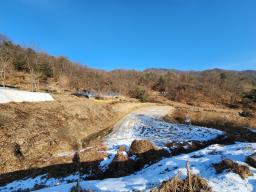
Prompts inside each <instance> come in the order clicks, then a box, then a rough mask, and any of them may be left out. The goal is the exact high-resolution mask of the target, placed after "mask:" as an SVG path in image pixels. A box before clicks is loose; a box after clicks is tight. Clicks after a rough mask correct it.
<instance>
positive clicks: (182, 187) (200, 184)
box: [151, 162, 212, 192]
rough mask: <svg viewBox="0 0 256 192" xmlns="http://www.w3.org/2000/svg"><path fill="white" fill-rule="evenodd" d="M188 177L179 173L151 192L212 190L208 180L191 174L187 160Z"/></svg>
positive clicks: (201, 191)
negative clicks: (183, 176) (181, 177)
mask: <svg viewBox="0 0 256 192" xmlns="http://www.w3.org/2000/svg"><path fill="white" fill-rule="evenodd" d="M186 168H187V178H186V179H184V180H182V179H180V175H179V174H177V175H176V176H174V177H173V178H171V179H170V180H168V181H164V182H163V183H162V184H161V186H160V187H158V188H156V189H153V190H152V191H151V192H212V189H211V187H210V186H209V185H208V182H207V180H205V179H203V178H202V177H200V176H198V175H194V174H191V172H190V168H189V163H188V162H187V167H186Z"/></svg>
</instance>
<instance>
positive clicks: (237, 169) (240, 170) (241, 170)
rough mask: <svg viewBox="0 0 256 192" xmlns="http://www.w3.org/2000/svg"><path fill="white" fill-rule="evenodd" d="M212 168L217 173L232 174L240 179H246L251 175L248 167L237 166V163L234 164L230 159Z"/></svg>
mask: <svg viewBox="0 0 256 192" xmlns="http://www.w3.org/2000/svg"><path fill="white" fill-rule="evenodd" d="M214 168H215V170H216V172H217V173H221V172H222V171H224V170H227V171H231V172H234V173H236V174H238V175H240V177H241V178H242V179H246V178H247V177H249V176H252V175H253V174H252V172H251V171H250V169H249V167H247V166H245V165H239V164H238V163H235V162H233V161H232V160H230V159H224V160H223V161H221V162H220V163H218V164H215V165H214Z"/></svg>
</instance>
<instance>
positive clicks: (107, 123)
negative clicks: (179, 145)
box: [0, 93, 149, 174]
mask: <svg viewBox="0 0 256 192" xmlns="http://www.w3.org/2000/svg"><path fill="white" fill-rule="evenodd" d="M53 96H54V98H55V101H53V102H38V103H9V104H1V105H0V111H1V113H0V129H1V132H0V173H1V174H3V173H8V172H12V171H16V170H25V169H31V168H34V167H45V166H48V165H52V164H53V163H60V162H62V161H65V158H62V160H61V158H56V154H59V153H61V152H66V151H74V150H78V149H81V147H82V144H83V146H84V147H86V146H88V145H89V143H86V142H85V143H83V140H84V138H87V137H90V136H91V135H93V134H95V133H98V132H100V131H103V130H106V129H109V128H110V127H112V126H113V124H114V123H115V122H117V121H118V120H119V119H120V118H122V117H123V116H124V115H126V114H127V113H129V112H130V111H132V110H134V109H136V108H139V107H141V106H147V105H149V104H141V103H137V102H129V101H121V102H120V101H109V100H108V101H97V100H88V99H85V98H78V97H75V96H71V95H70V94H69V93H66V94H65V93H64V94H54V95H53ZM93 139H95V140H96V138H93ZM94 146H95V145H94ZM96 157H97V156H96ZM94 160H95V159H94Z"/></svg>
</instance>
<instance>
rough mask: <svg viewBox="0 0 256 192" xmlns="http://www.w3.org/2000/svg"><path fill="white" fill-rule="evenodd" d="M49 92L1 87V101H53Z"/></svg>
mask: <svg viewBox="0 0 256 192" xmlns="http://www.w3.org/2000/svg"><path fill="white" fill-rule="evenodd" d="M53 100H54V99H53V98H52V96H51V95H50V94H48V93H39V92H29V91H21V90H16V89H10V88H4V87H0V103H9V102H39V101H53Z"/></svg>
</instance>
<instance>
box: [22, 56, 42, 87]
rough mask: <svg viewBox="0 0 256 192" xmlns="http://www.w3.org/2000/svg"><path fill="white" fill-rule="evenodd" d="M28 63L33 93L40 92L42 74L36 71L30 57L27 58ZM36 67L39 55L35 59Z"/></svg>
mask: <svg viewBox="0 0 256 192" xmlns="http://www.w3.org/2000/svg"><path fill="white" fill-rule="evenodd" d="M26 62H27V67H28V69H29V73H30V75H31V80H30V83H31V91H38V89H39V83H40V82H39V78H40V76H41V74H40V73H38V72H36V71H35V69H34V67H33V65H32V61H31V58H30V57H28V56H27V57H26ZM35 65H36V66H37V65H38V56H37V55H36V58H35Z"/></svg>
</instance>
